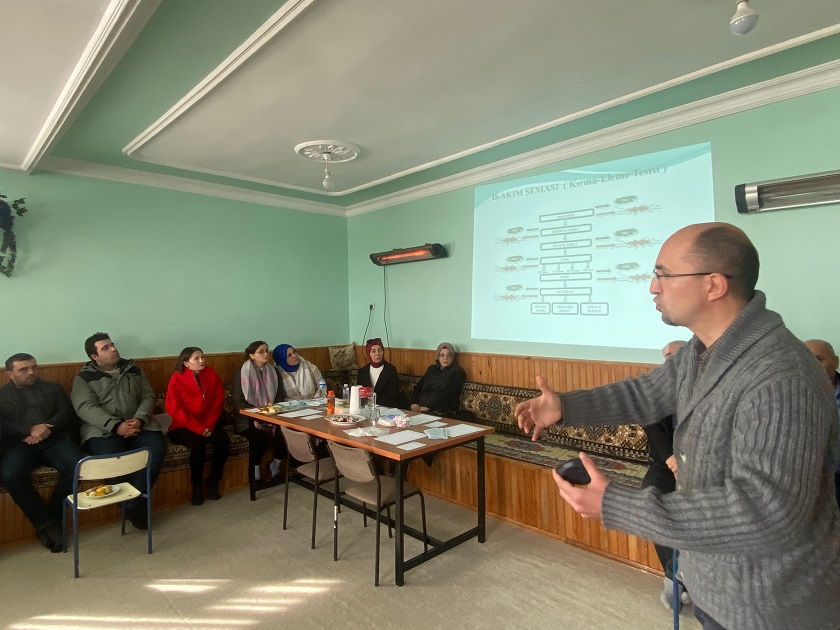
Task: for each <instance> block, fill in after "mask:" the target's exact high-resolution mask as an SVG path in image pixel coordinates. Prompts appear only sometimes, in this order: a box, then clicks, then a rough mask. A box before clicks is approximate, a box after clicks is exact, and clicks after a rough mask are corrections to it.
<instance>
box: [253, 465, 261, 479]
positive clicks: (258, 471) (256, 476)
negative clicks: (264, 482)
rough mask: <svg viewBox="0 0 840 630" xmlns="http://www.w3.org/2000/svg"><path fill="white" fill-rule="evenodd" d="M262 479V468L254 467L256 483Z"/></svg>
mask: <svg viewBox="0 0 840 630" xmlns="http://www.w3.org/2000/svg"><path fill="white" fill-rule="evenodd" d="M260 479H262V476H261V475H260V467H259V466H254V481H259V480H260Z"/></svg>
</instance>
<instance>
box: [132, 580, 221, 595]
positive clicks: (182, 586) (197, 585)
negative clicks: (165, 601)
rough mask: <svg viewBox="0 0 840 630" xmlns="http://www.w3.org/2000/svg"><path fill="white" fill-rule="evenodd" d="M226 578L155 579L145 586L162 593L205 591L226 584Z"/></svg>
mask: <svg viewBox="0 0 840 630" xmlns="http://www.w3.org/2000/svg"><path fill="white" fill-rule="evenodd" d="M227 582H228V580H199V579H196V580H189V579H181V580H157V581H156V582H153V583H151V584H147V585H146V587H147V588H150V589H153V590H156V591H160V592H162V593H171V592H177V593H206V592H207V591H212V590H214V589H216V588H219V586H221V585H223V584H226V583H227Z"/></svg>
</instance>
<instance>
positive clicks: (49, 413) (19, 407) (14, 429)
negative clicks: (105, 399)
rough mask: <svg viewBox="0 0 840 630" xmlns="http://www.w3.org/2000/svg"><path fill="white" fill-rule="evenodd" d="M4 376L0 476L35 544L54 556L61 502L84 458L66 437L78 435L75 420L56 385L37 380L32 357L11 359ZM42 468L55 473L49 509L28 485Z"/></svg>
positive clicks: (0, 393) (0, 400)
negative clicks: (33, 534)
mask: <svg viewBox="0 0 840 630" xmlns="http://www.w3.org/2000/svg"><path fill="white" fill-rule="evenodd" d="M6 372H7V373H8V375H9V379H10V380H11V382H10V383H7V384H6V385H5V386H3V387H0V476H2V479H3V483H4V485H5V486H6V489H7V490H8V491H9V494H10V495H11V496H12V499H14V501H15V503H17V504H18V506H20V509H21V510H23V513H24V515H26V518H28V519H29V521H30V522H31V523H32V526H33V527H34V528H35V532H36V534H37V536H38V540H40V541H41V544H43V545H44V547H46V548H47V549H49V550H50V551H52V552H53V553H56V552H59V551H61V550H62V538H63V537H62V532H61V525H60V523H61V510H62V502H63V500H64V497H66V496H67V495H68V494H70V492H71V491H72V489H73V472H74V470H75V468H76V464H77V463H78V461H79V460H80V459H81V458H82V457H83V455H82V452H81V450H79V447H78V446H77V445H76V443H75V442H73V440H71V439H70V437H68V434H71V435H72V434H73V433H75V432H76V431H77V430H78V427H77V424H78V419H77V418H76V414H75V413H73V406H72V405H71V404H70V399H69V398H68V397H67V394H66V393H65V392H64V390H63V389H62V388H61V386H60V385H59V384H58V383H48V382H46V381H42V380H41V379H39V378H38V364H37V362H36V361H35V357H33V356H32V355H31V354H25V353H20V354H13V355H12V356H10V357H9V358H8V359H6ZM43 465H46V466H53V467H54V468H55V469H56V470H58V485H57V486H56V487H55V490H54V491H53V494H52V498H51V500H50V502H49V505H48V504H46V503H44V500H43V499H42V498H41V495H39V494H38V492H37V491H36V490H35V488H34V487H33V485H32V472H33V471H34V470H35V469H36V468H38V466H43Z"/></svg>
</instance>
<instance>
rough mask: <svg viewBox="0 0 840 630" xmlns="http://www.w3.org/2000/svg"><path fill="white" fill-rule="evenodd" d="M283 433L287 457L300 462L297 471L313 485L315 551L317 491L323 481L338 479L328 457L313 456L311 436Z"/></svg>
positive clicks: (285, 494)
mask: <svg viewBox="0 0 840 630" xmlns="http://www.w3.org/2000/svg"><path fill="white" fill-rule="evenodd" d="M280 429H281V431H282V432H283V439H284V440H286V448H287V449H288V451H289V455H290V456H291V457H294V458H295V459H296V460H297V461H299V462H301V465H300V466H298V468H297V471H298V473H300V474H301V475H303V476H304V477H306V478H307V479H309V480H310V481H311V482H312V483H313V484H314V485H315V487H314V489H313V495H314V496H313V498H312V546H311V549H315V524H316V521H317V517H318V489H319V488H320V487H321V484H322V483H323V482H325V481H330V480H331V479H337V478H338V471H337V470H336V468H335V463H334V462H333V460H332V458H330V457H323V458H321V459H319V458H318V456H317V455H316V454H315V446H314V444H313V443H312V436H311V435H309V434H307V433H303V432H301V431H295V430H294V429H289V428H287V427H280ZM290 468H291V466H289V458H286V488H285V490H284V491H283V529H286V516H287V514H288V511H289V469H290Z"/></svg>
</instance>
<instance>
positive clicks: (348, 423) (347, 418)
mask: <svg viewBox="0 0 840 630" xmlns="http://www.w3.org/2000/svg"><path fill="white" fill-rule="evenodd" d="M325 417H326V420H327V422H329V423H330V424H334V425H336V426H339V427H355V426H356V425H357V424H361V423H362V422H364V421H365V420H367V418H365V417H364V416H355V415H350V414H343V413H334V414H332V415H331V416H325Z"/></svg>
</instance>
